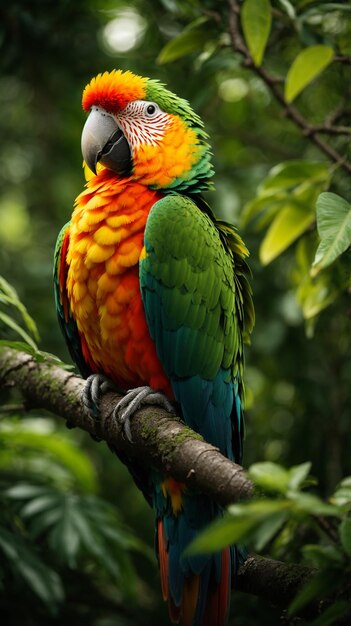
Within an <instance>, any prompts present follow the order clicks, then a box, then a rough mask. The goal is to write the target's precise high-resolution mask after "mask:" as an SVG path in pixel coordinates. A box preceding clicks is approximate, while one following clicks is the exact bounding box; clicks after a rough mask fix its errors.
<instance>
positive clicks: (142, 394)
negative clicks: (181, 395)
mask: <svg viewBox="0 0 351 626" xmlns="http://www.w3.org/2000/svg"><path fill="white" fill-rule="evenodd" d="M152 404H155V405H157V406H160V407H162V408H164V409H165V410H166V411H167V412H168V413H172V414H173V415H175V409H174V406H173V405H172V404H171V402H170V401H169V400H168V399H167V398H166V396H165V395H164V394H163V393H161V392H160V391H155V389H151V387H147V386H145V387H136V388H135V389H129V390H128V391H127V393H126V395H125V396H124V397H123V398H122V399H121V400H120V401H119V402H118V404H117V406H116V407H115V409H114V412H113V416H114V417H115V419H116V420H117V421H118V422H119V424H120V425H121V426H122V428H123V431H124V434H125V436H126V439H127V440H128V441H129V442H130V443H133V438H132V431H131V428H130V419H131V417H132V416H133V415H134V413H135V412H136V411H137V410H138V409H140V407H142V406H145V405H152Z"/></svg>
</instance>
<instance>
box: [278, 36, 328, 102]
mask: <svg viewBox="0 0 351 626" xmlns="http://www.w3.org/2000/svg"><path fill="white" fill-rule="evenodd" d="M333 57H334V51H333V49H332V48H330V47H329V46H324V45H317V46H310V47H309V48H305V49H304V50H302V51H301V52H300V53H299V54H298V55H297V57H296V58H295V60H294V62H293V63H292V65H291V67H290V69H289V71H288V74H287V77H286V83H285V100H286V101H287V102H292V101H293V100H294V99H295V98H296V96H298V95H299V93H301V91H302V90H303V89H305V87H307V85H309V84H310V83H311V82H312V81H313V80H314V79H315V78H316V77H317V76H318V75H319V74H320V73H321V72H322V71H323V70H324V69H325V68H326V67H328V65H330V63H331V62H332V60H333Z"/></svg>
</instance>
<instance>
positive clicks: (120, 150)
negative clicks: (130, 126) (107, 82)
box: [82, 107, 132, 176]
mask: <svg viewBox="0 0 351 626" xmlns="http://www.w3.org/2000/svg"><path fill="white" fill-rule="evenodd" d="M82 154H83V158H84V161H85V162H86V164H87V165H88V167H89V168H90V169H91V171H92V172H94V174H96V166H97V163H98V162H99V161H100V162H101V163H102V164H103V165H104V166H105V167H107V168H108V169H110V170H113V171H114V172H116V173H118V174H120V175H122V176H126V175H128V174H129V173H130V171H131V164H132V160H131V152H130V148H129V144H128V142H127V140H126V138H125V136H124V134H123V132H122V131H121V129H120V128H119V126H118V125H117V122H116V121H115V119H114V118H113V117H112V115H110V114H109V113H106V111H104V110H103V109H101V108H99V107H93V108H92V110H91V112H90V114H89V117H88V119H87V121H86V122H85V125H84V128H83V132H82Z"/></svg>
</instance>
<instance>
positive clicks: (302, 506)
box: [186, 463, 351, 625]
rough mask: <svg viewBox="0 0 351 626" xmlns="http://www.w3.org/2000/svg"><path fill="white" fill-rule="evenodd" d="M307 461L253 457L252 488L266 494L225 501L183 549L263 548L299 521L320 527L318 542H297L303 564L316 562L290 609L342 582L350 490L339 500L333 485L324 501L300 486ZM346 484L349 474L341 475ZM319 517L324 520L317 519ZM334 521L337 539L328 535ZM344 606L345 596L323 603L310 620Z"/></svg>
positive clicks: (350, 548) (349, 543)
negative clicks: (219, 515)
mask: <svg viewBox="0 0 351 626" xmlns="http://www.w3.org/2000/svg"><path fill="white" fill-rule="evenodd" d="M310 467H311V465H310V463H303V464H301V465H298V466H296V467H292V468H290V469H285V468H284V467H282V466H281V465H277V464H275V463H256V464H255V465H253V466H251V467H250V468H249V476H250V477H251V478H252V480H253V481H254V483H255V485H256V487H257V488H259V489H260V490H262V489H264V490H265V491H266V492H267V494H269V496H268V495H267V496H262V495H261V496H260V497H256V498H255V499H254V500H251V501H249V502H244V503H242V504H235V505H231V506H229V507H228V509H227V512H226V513H225V514H224V516H223V518H222V519H221V520H219V521H217V522H216V523H214V524H212V525H211V526H209V527H208V528H207V529H206V530H205V531H204V532H203V533H202V534H201V535H200V536H199V537H197V538H196V539H195V540H194V541H193V542H192V544H191V545H190V546H189V548H188V549H187V550H186V553H189V554H203V553H209V552H215V551H217V550H219V549H223V548H224V547H225V546H227V545H229V544H231V543H239V544H245V545H247V546H250V547H251V548H253V549H254V550H257V551H259V552H260V553H262V550H265V549H266V550H267V549H269V545H271V546H272V545H273V546H274V545H275V546H279V543H281V540H282V537H283V536H284V533H286V529H287V528H289V527H290V528H296V527H301V526H302V527H304V528H305V529H306V528H308V527H309V528H310V530H311V531H312V532H314V536H315V540H316V541H317V540H318V535H317V532H316V529H317V530H318V529H321V530H323V532H324V533H325V535H324V536H323V543H321V544H319V543H315V544H306V545H304V546H303V547H302V552H303V558H304V561H305V562H306V564H309V565H311V566H312V567H314V568H316V570H317V571H316V573H315V574H314V575H313V576H312V577H311V578H310V579H309V580H308V582H307V583H306V584H305V585H304V586H303V587H302V589H301V591H299V592H298V594H297V595H296V597H295V599H294V600H293V602H292V603H291V605H290V607H289V614H290V615H294V614H296V613H298V612H299V611H300V610H301V609H302V608H303V607H305V606H306V605H307V604H309V603H311V602H314V601H316V600H320V599H321V598H323V596H328V597H330V594H332V593H333V592H335V591H337V590H339V589H340V587H342V584H343V581H344V580H347V576H349V575H350V574H351V564H350V560H349V557H350V554H351V519H350V517H349V514H350V511H351V499H350V491H348V492H347V494H348V495H346V497H344V498H343V499H342V500H340V499H339V500H338V497H337V494H338V493H339V492H340V487H338V488H337V490H336V493H335V494H334V496H332V497H331V498H330V502H324V501H323V500H322V499H321V498H320V497H318V496H317V495H315V494H312V493H308V492H306V491H304V490H303V489H304V485H305V484H306V479H307V478H308V473H309V470H310ZM345 481H346V483H345V484H346V485H347V486H349V484H350V477H348V478H347V479H345ZM320 519H322V520H323V524H320V523H319V520H320ZM337 527H338V533H339V539H340V542H338V543H336V542H335V540H334V539H332V537H333V534H332V532H333V533H334V531H335V529H336V528H337ZM348 611H349V605H348V602H346V601H345V600H343V599H341V600H340V601H338V602H336V603H333V605H332V607H328V606H327V608H326V610H325V611H324V612H323V613H322V615H321V616H319V617H318V619H316V620H314V621H313V622H312V623H313V624H314V625H316V624H317V625H318V624H333V623H334V622H336V621H337V619H338V618H339V617H341V616H343V615H345V614H346V613H347V612H348Z"/></svg>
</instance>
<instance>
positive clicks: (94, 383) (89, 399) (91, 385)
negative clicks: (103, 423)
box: [81, 374, 116, 421]
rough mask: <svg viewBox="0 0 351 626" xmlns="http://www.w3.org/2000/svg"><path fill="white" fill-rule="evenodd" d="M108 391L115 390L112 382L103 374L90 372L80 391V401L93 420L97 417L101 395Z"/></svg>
mask: <svg viewBox="0 0 351 626" xmlns="http://www.w3.org/2000/svg"><path fill="white" fill-rule="evenodd" d="M108 391H116V387H115V385H114V384H113V382H112V381H111V380H110V379H109V378H107V377H106V376H104V375H103V374H91V376H89V377H88V378H87V379H86V381H85V385H84V389H83V391H82V396H81V397H82V402H83V404H84V406H85V409H86V410H87V412H88V413H89V415H90V417H92V418H93V419H94V420H95V421H96V420H97V419H98V415H99V411H100V402H101V398H102V396H103V395H104V394H105V393H107V392H108Z"/></svg>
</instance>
